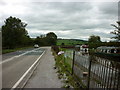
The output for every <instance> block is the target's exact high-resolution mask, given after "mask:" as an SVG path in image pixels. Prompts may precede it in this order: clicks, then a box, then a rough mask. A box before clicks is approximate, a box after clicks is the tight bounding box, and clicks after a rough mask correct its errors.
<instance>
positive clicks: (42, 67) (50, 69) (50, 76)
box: [24, 47, 63, 88]
mask: <svg viewBox="0 0 120 90" xmlns="http://www.w3.org/2000/svg"><path fill="white" fill-rule="evenodd" d="M45 49H46V52H45V54H44V55H43V56H42V57H41V59H40V62H39V64H38V66H37V68H36V70H35V71H34V73H33V75H32V76H31V78H30V79H29V80H28V82H27V84H26V86H25V87H24V88H61V87H62V86H63V83H62V82H61V80H60V79H58V76H57V73H56V71H57V70H56V69H54V65H55V60H54V56H53V55H52V52H51V48H50V47H46V48H45Z"/></svg>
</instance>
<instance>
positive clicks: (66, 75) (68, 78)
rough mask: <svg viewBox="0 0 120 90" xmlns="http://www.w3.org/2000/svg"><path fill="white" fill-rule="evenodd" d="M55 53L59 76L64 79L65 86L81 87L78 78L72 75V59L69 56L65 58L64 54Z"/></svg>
mask: <svg viewBox="0 0 120 90" xmlns="http://www.w3.org/2000/svg"><path fill="white" fill-rule="evenodd" d="M53 55H54V56H55V61H56V63H55V66H56V67H57V68H58V71H57V72H58V78H59V79H63V82H64V83H65V85H64V86H63V88H70V87H73V88H79V85H78V82H77V80H75V79H74V76H73V75H71V70H72V68H71V65H70V63H69V62H70V61H68V60H69V58H64V55H56V54H55V52H54V51H53ZM65 60H66V61H65ZM71 61H72V60H71Z"/></svg>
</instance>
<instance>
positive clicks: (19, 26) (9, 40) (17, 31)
mask: <svg viewBox="0 0 120 90" xmlns="http://www.w3.org/2000/svg"><path fill="white" fill-rule="evenodd" d="M26 26H27V24H26V23H23V22H22V21H21V20H20V19H19V18H16V17H12V16H10V17H9V18H7V19H6V20H5V24H4V25H3V26H2V43H3V47H6V48H15V47H17V46H21V45H24V44H25V42H26V40H28V38H29V37H28V33H27V31H26V29H25V27H26Z"/></svg>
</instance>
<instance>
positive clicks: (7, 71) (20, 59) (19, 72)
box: [0, 48, 45, 88]
mask: <svg viewBox="0 0 120 90" xmlns="http://www.w3.org/2000/svg"><path fill="white" fill-rule="evenodd" d="M44 51H45V49H44V48H31V49H25V50H21V51H17V52H12V53H8V54H3V56H2V57H3V58H2V61H3V62H2V63H0V64H2V88H12V87H13V86H14V85H15V83H16V82H17V81H18V80H19V79H20V78H21V77H22V76H23V74H24V73H25V72H26V71H27V70H28V69H29V68H30V67H31V65H32V64H33V63H34V62H35V61H36V60H37V59H38V58H39V57H40V55H41V54H42V53H43V52H44Z"/></svg>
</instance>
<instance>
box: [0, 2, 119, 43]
mask: <svg viewBox="0 0 120 90" xmlns="http://www.w3.org/2000/svg"><path fill="white" fill-rule="evenodd" d="M98 1H99V0H98ZM104 1H105V0H104ZM109 1H110V0H109ZM9 16H13V17H17V18H20V19H21V20H22V21H23V22H25V23H27V24H28V25H27V27H26V29H27V31H28V34H29V35H30V36H31V37H36V36H39V35H41V34H46V33H48V32H54V33H56V34H57V36H58V38H70V39H71V38H72V39H83V40H88V38H89V36H90V35H93V34H94V35H99V36H100V37H101V39H102V41H109V40H110V37H112V36H113V35H112V34H110V32H111V31H113V30H114V27H112V26H110V24H116V21H117V20H118V2H117V1H116V2H115V0H114V2H112V1H110V2H108V0H107V1H106V2H96V1H95V0H94V2H93V1H88V0H87V1H86V2H85V1H84V2H73V1H70V2H68V1H66V2H64V1H63V2H57V1H56V2H55V0H54V1H51V2H47V0H46V2H45V1H44V2H42V1H38V0H37V1H36V0H29V1H27V0H26V1H25V0H19V1H18V0H17V1H16V0H3V1H2V0H0V26H2V25H3V24H4V21H5V19H6V18H8V17H9Z"/></svg>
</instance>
